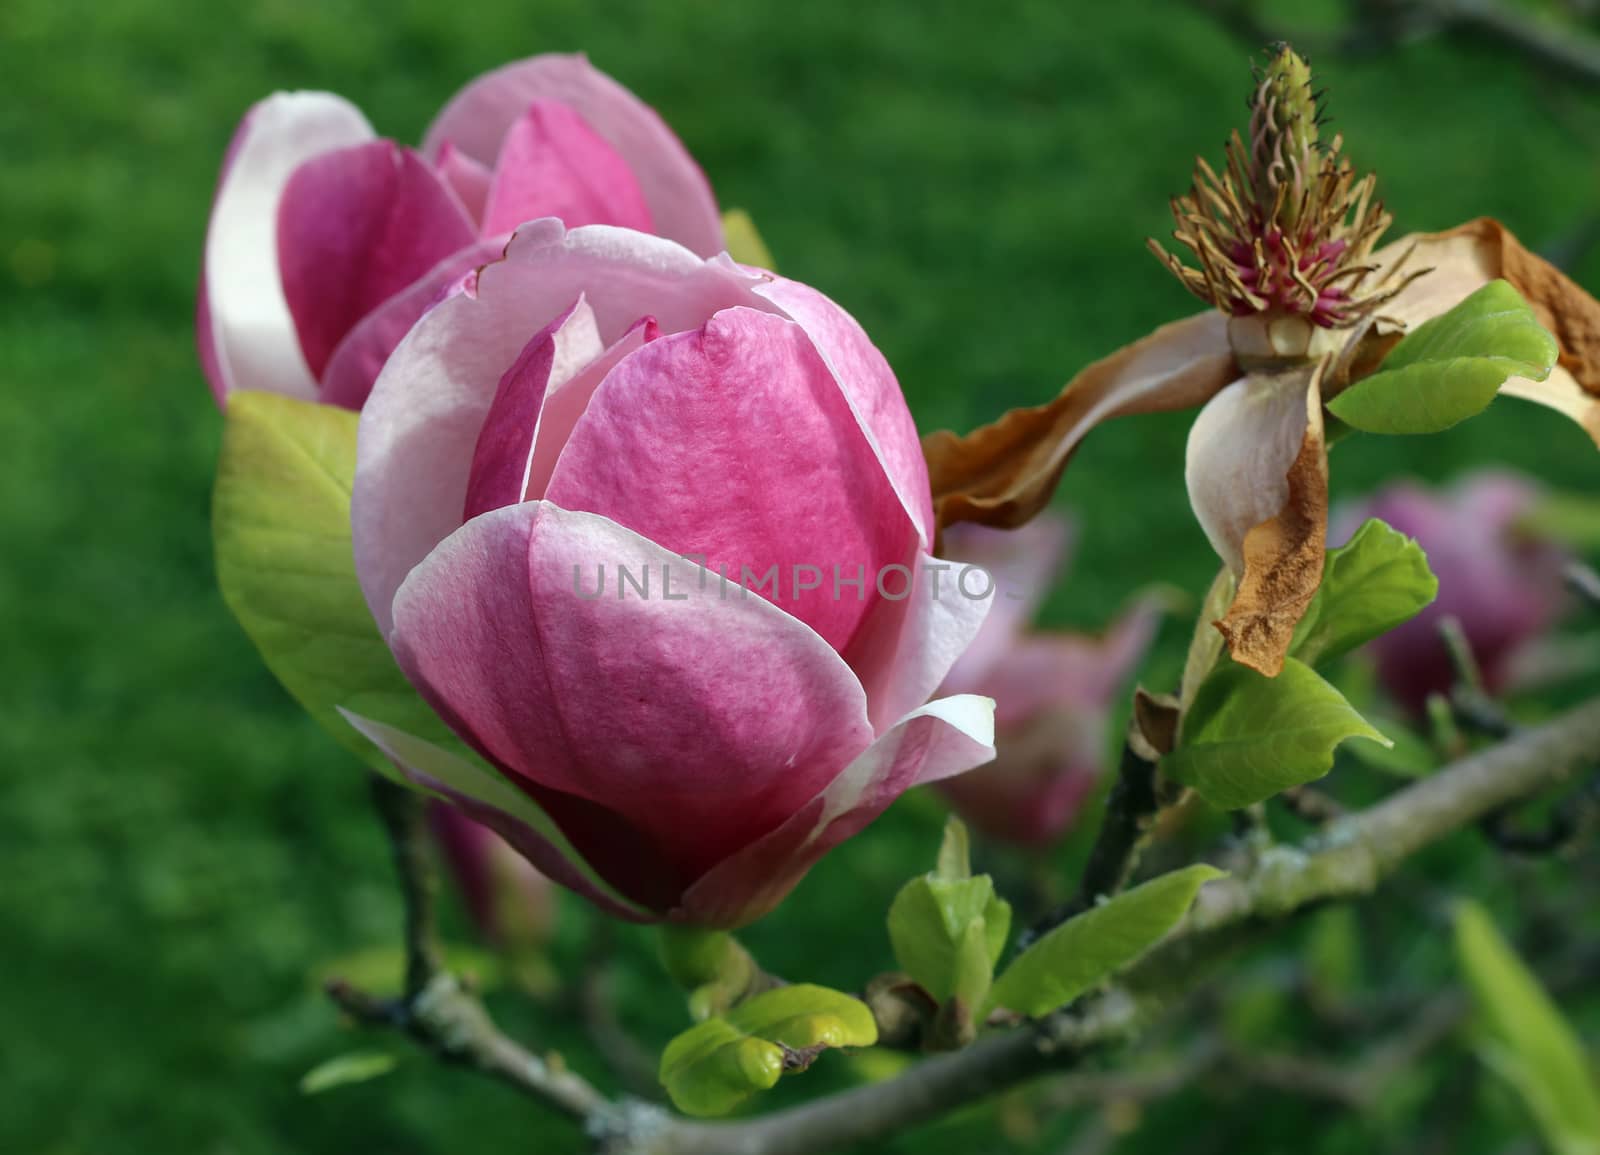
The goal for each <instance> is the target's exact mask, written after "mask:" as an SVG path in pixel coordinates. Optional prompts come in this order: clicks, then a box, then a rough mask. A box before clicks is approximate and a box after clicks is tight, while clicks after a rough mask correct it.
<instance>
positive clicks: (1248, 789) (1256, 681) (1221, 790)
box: [1161, 658, 1389, 810]
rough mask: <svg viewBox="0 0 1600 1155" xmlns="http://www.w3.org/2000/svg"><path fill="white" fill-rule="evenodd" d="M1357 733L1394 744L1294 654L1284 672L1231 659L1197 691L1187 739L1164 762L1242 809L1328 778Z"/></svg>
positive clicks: (1227, 806)
mask: <svg viewBox="0 0 1600 1155" xmlns="http://www.w3.org/2000/svg"><path fill="white" fill-rule="evenodd" d="M1349 738H1366V739H1369V740H1371V741H1373V742H1378V743H1380V744H1383V745H1388V744H1389V739H1387V738H1385V737H1384V736H1383V735H1382V734H1380V733H1379V732H1378V731H1377V730H1375V729H1374V728H1373V727H1372V725H1371V724H1370V723H1369V722H1368V721H1367V720H1366V719H1365V718H1363V717H1362V716H1361V715H1360V714H1358V713H1357V712H1356V710H1355V708H1354V707H1353V706H1351V705H1350V703H1349V702H1347V701H1345V699H1344V695H1343V694H1341V693H1339V691H1338V690H1336V689H1334V688H1333V687H1332V686H1330V685H1329V684H1328V683H1327V682H1325V681H1323V680H1322V678H1320V677H1318V676H1317V674H1316V672H1315V671H1314V670H1312V669H1311V667H1310V666H1308V665H1306V664H1305V663H1304V662H1301V661H1299V660H1298V659H1295V658H1290V659H1289V660H1288V661H1286V662H1285V663H1284V666H1283V672H1282V673H1280V674H1279V675H1278V676H1277V677H1276V678H1268V677H1264V676H1263V675H1261V674H1258V673H1256V672H1255V671H1254V670H1251V669H1248V668H1246V667H1244V666H1240V665H1236V664H1234V663H1232V662H1227V663H1224V664H1222V665H1221V666H1218V667H1217V669H1215V670H1213V671H1212V673H1211V676H1210V677H1209V678H1207V679H1206V680H1205V684H1204V685H1202V686H1201V687H1200V692H1199V693H1198V694H1196V695H1195V699H1194V704H1193V705H1192V706H1191V707H1190V709H1189V716H1188V718H1187V719H1185V721H1184V729H1183V738H1182V742H1181V744H1180V745H1179V746H1178V748H1177V749H1176V750H1174V751H1173V752H1172V753H1171V754H1168V755H1167V756H1166V757H1165V758H1163V759H1162V760H1161V768H1162V770H1163V771H1165V772H1166V774H1167V775H1168V776H1169V777H1171V778H1172V779H1174V780H1175V781H1178V782H1182V783H1183V784H1184V785H1186V786H1191V787H1193V788H1194V789H1195V790H1196V791H1197V792H1198V793H1199V795H1200V796H1201V797H1202V798H1204V799H1205V800H1206V801H1207V802H1209V803H1211V804H1212V805H1213V806H1217V807H1220V808H1222V809H1224V810H1237V809H1239V808H1240V807H1243V806H1250V805H1252V804H1254V803H1256V802H1261V801H1263V800H1264V799H1267V798H1270V797H1272V796H1273V795H1274V794H1276V793H1278V791H1280V790H1286V789H1288V788H1289V787H1290V786H1299V785H1301V784H1302V783H1305V782H1310V781H1311V780H1313V779H1315V778H1321V777H1322V776H1323V775H1324V774H1326V773H1327V772H1328V771H1329V770H1330V769H1332V768H1333V751H1334V748H1335V747H1337V746H1338V745H1339V743H1341V742H1343V741H1345V740H1346V739H1349Z"/></svg>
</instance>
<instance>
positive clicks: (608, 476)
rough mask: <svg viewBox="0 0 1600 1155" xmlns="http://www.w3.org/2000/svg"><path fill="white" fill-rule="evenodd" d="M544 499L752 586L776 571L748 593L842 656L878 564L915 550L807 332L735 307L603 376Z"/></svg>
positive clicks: (866, 607)
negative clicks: (848, 582)
mask: <svg viewBox="0 0 1600 1155" xmlns="http://www.w3.org/2000/svg"><path fill="white" fill-rule="evenodd" d="M546 496H547V498H548V500H550V501H552V502H554V503H555V504H556V505H559V506H561V507H563V508H565V509H583V510H588V511H589V512H592V513H597V514H600V515H602V516H604V517H609V518H611V519H612V520H614V521H616V522H617V523H618V524H621V525H625V526H627V527H628V528H629V529H631V530H633V531H634V532H636V533H638V534H640V535H642V536H644V537H647V538H649V539H650V540H652V541H655V542H658V543H660V544H661V545H662V546H664V547H666V548H668V549H670V550H673V551H674V552H676V553H679V554H684V555H691V556H695V557H704V558H705V559H706V560H705V562H704V564H705V565H706V566H707V567H708V568H710V569H712V570H714V571H717V572H726V573H727V574H729V575H730V577H731V578H732V580H733V581H734V582H736V583H738V582H741V581H744V582H745V584H747V585H749V586H750V588H752V589H756V587H757V586H758V585H760V584H761V578H762V575H766V574H769V573H772V574H775V580H774V581H772V582H770V583H769V584H767V585H766V586H765V587H764V588H761V589H759V591H758V592H760V593H761V595H762V596H763V597H766V598H768V599H769V600H771V601H772V602H773V604H774V605H777V606H779V607H780V608H782V609H783V610H784V611H785V612H787V613H790V614H793V615H794V616H795V617H797V618H799V619H800V620H801V621H803V622H805V623H806V624H807V625H809V626H810V627H811V628H812V629H814V630H816V631H817V633H819V634H820V635H821V636H822V638H823V639H824V640H826V641H827V642H828V643H829V644H830V645H831V646H833V647H834V648H835V649H836V650H841V651H842V650H843V649H845V647H846V646H848V645H849V643H850V640H851V639H852V637H854V635H855V633H856V630H857V629H858V627H859V626H860V625H861V624H862V621H863V619H864V618H865V617H866V616H867V615H868V614H869V613H870V612H871V611H872V609H873V608H874V607H875V606H877V605H878V604H879V603H880V602H881V601H882V600H883V597H882V594H881V592H880V589H879V583H878V577H879V575H880V573H881V572H882V571H883V569H884V567H885V566H887V565H890V564H894V563H898V562H901V561H902V559H903V558H906V557H907V556H908V555H909V549H910V547H911V545H912V544H913V542H914V533H915V531H914V530H913V529H912V528H911V527H910V525H909V524H908V522H907V519H906V517H905V514H904V511H903V509H902V507H901V505H900V503H899V501H898V500H897V499H896V497H895V494H894V492H893V490H892V489H891V488H890V486H889V484H888V479H887V478H886V477H885V475H884V473H883V470H882V469H881V468H880V467H879V465H878V462H877V459H876V457H875V455H874V454H873V452H872V449H871V447H870V446H869V445H868V444H867V442H866V440H865V438H864V437H863V436H862V434H861V431H860V427H859V426H858V425H857V423H856V420H855V417H854V415H853V414H852V413H851V411H850V408H849V406H848V405H847V404H846V403H845V399H844V397H843V395H842V394H841V392H840V390H839V387H838V385H837V384H836V382H835V380H834V376H833V374H832V373H831V372H830V371H829V369H828V367H827V365H825V364H824V363H823V361H822V360H821V358H820V357H818V356H817V353H816V350H815V347H814V346H813V345H812V343H811V341H810V340H809V339H808V338H807V336H806V334H805V332H804V330H802V329H801V328H800V326H798V325H797V324H795V323H794V322H792V321H788V320H785V319H783V318H781V317H776V316H773V315H771V314H769V313H761V312H757V311H755V310H753V309H747V308H734V309H726V310H724V311H722V312H720V313H718V314H717V315H716V316H714V317H712V318H711V319H710V320H709V321H707V322H706V323H705V325H704V327H703V328H702V329H701V330H700V331H698V332H686V333H678V334H675V335H673V336H669V337H663V338H662V339H661V340H659V341H654V342H651V343H650V344H649V345H646V346H645V347H644V348H642V349H640V350H639V351H638V352H636V353H634V354H632V355H631V356H629V357H627V358H626V359H625V360H623V361H622V362H621V363H620V364H619V365H618V366H617V367H616V368H615V369H613V370H612V371H611V373H610V374H609V375H608V376H607V377H606V379H605V381H604V383H603V384H602V385H601V386H600V388H599V390H598V391H597V392H596V393H595V395H594V398H593V399H592V400H591V401H590V402H589V407H588V410H587V412H586V413H585V414H584V416H583V419H582V420H581V421H579V423H578V426H577V428H576V429H575V430H573V433H572V437H571V439H570V440H569V441H568V442H567V446H566V448H565V449H564V450H562V453H561V460H560V463H559V464H558V465H557V467H556V471H555V474H554V476H553V477H552V478H551V479H550V486H549V489H548V490H547V492H546ZM772 567H775V569H774V568H772ZM806 567H810V568H809V569H807V568H806ZM745 574H748V575H749V577H748V579H746V578H745V577H744V575H745ZM840 575H842V576H843V577H846V578H848V577H851V576H857V575H861V576H863V586H862V588H860V589H856V588H855V587H847V586H843V585H841V584H836V578H837V577H839V576H840ZM808 585H809V586H810V587H811V588H807V586H808Z"/></svg>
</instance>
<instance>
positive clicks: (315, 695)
mask: <svg viewBox="0 0 1600 1155" xmlns="http://www.w3.org/2000/svg"><path fill="white" fill-rule="evenodd" d="M356 420H357V415H356V414H354V413H351V412H349V411H348V410H345V409H338V408H335V407H333V406H331V405H317V404H314V403H312V402H309V401H300V400H297V399H295V398H292V397H284V396H280V395H279V394H276V393H252V392H242V393H234V394H232V396H230V398H229V400H228V413H227V424H226V426H225V428H224V430H223V436H222V455H221V459H220V461H219V462H218V464H217V481H216V488H215V491H214V493H213V496H212V507H211V513H212V535H213V540H214V546H215V550H216V563H217V582H218V584H219V585H220V586H221V588H222V598H223V601H225V602H226V603H227V604H228V608H229V609H230V610H232V611H233V616H234V617H235V618H237V619H238V620H239V624H240V625H241V626H243V627H244V631H245V633H246V634H248V635H249V636H250V640H251V641H252V642H254V643H255V646H256V649H257V650H259V651H260V652H261V656H262V658H263V659H264V660H265V661H266V664H267V668H268V669H270V670H271V671H272V673H273V674H274V675H275V676H276V677H277V679H278V681H280V682H282V683H283V686H284V689H286V690H288V691H289V693H290V694H291V695H293V696H294V698H295V700H296V701H298V702H299V703H300V704H301V705H302V706H304V707H305V708H306V709H307V710H308V711H309V712H310V713H311V716H312V717H314V718H315V719H316V720H317V721H318V722H320V723H321V724H322V727H323V728H324V729H325V730H327V731H328V733H329V734H331V735H332V736H333V737H334V738H335V739H337V740H338V741H339V742H340V743H341V744H343V745H344V746H345V747H346V748H347V749H349V750H351V751H352V752H354V753H355V754H356V756H357V757H359V758H361V760H362V761H364V762H365V763H366V764H367V765H368V766H371V767H372V768H373V769H374V770H377V771H378V772H379V773H382V774H385V775H388V776H390V777H395V772H394V770H393V769H392V768H391V767H390V765H389V761H388V759H387V758H385V757H384V756H383V755H382V754H381V753H380V752H379V751H378V749H377V748H376V747H375V746H373V744H372V743H371V742H369V741H367V740H366V739H365V738H363V737H362V736H361V735H360V734H358V733H357V732H356V731H355V730H354V729H352V728H351V727H350V725H349V724H348V723H346V722H345V721H344V719H343V718H341V717H339V715H338V713H337V707H340V706H343V707H345V708H347V709H350V710H352V711H354V712H355V713H357V714H361V715H363V716H366V717H370V718H374V719H376V720H378V721H381V722H386V723H388V724H390V725H392V726H396V727H398V728H400V729H402V730H405V731H408V732H410V733H412V734H416V735H419V736H421V737H423V738H426V739H428V740H429V741H433V742H437V743H440V744H443V745H445V746H447V747H452V748H454V749H455V750H456V752H457V753H458V754H465V748H464V747H461V746H460V743H459V742H458V741H457V739H456V738H455V736H454V735H452V734H451V733H450V731H449V730H448V729H447V728H446V726H445V725H444V723H443V722H441V721H440V720H439V718H438V717H437V716H436V715H435V714H434V712H433V711H432V710H430V709H429V708H428V706H427V704H426V703H424V702H423V701H422V699H421V698H420V697H419V696H418V695H417V692H416V691H415V690H414V689H412V687H411V684H410V683H409V682H408V681H406V678H405V675H404V674H402V673H401V672H400V669H399V667H398V666H397V665H395V661H394V656H393V655H392V654H391V653H390V652H389V647H388V645H387V644H385V642H384V640H383V638H382V637H381V636H380V635H379V633H378V627H377V624H376V623H375V622H374V621H373V620H372V614H371V613H370V612H369V611H368V609H367V603H366V599H365V598H364V597H362V594H361V587H360V585H359V583H358V582H357V581H356V570H355V559H354V557H353V555H352V553H351V548H350V485H351V480H352V478H353V477H354V475H355V454H356Z"/></svg>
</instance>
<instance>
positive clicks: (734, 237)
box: [722, 209, 777, 269]
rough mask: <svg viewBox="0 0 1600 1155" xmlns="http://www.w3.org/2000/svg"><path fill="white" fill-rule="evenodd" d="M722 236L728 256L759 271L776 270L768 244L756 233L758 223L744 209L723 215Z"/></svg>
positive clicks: (730, 210) (733, 210)
mask: <svg viewBox="0 0 1600 1155" xmlns="http://www.w3.org/2000/svg"><path fill="white" fill-rule="evenodd" d="M722 235H723V238H724V243H726V244H727V246H728V255H729V256H730V257H732V258H733V259H734V260H736V261H738V262H739V263H740V264H742V265H754V266H756V268H758V269H776V268H777V265H775V264H774V263H773V261H772V253H771V251H770V250H768V248H767V243H766V242H765V241H763V240H762V239H761V234H760V233H759V232H757V231H756V222H755V221H753V220H751V219H750V214H749V213H747V212H745V211H744V210H743V209H729V210H728V211H727V212H725V213H723V214H722Z"/></svg>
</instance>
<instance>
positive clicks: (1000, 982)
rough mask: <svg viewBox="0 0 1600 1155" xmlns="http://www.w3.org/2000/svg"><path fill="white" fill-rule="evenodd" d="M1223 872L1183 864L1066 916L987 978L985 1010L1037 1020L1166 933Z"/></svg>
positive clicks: (1133, 958)
mask: <svg viewBox="0 0 1600 1155" xmlns="http://www.w3.org/2000/svg"><path fill="white" fill-rule="evenodd" d="M1224 873H1225V872H1224V871H1221V870H1218V869H1217V868H1216V867H1214V866H1207V865H1205V864H1204V863H1200V864H1198V865H1195V866H1186V867H1184V868H1183V869H1182V870H1174V871H1172V872H1171V873H1170V874H1163V875H1161V876H1160V877H1159V878H1153V879H1151V880H1150V881H1149V882H1147V883H1144V884H1143V885H1142V886H1136V887H1134V888H1133V889H1132V890H1129V891H1126V892H1124V893H1122V894H1119V895H1117V896H1116V897H1115V898H1112V899H1109V900H1107V901H1105V902H1102V903H1101V904H1100V905H1099V906H1096V907H1095V908H1093V909H1092V910H1086V911H1084V912H1083V913H1082V914H1080V915H1078V916H1077V917H1075V918H1070V919H1068V920H1067V921H1066V922H1064V923H1062V924H1061V925H1060V926H1058V927H1056V928H1055V929H1054V930H1052V931H1051V932H1050V933H1049V934H1047V935H1045V936H1044V937H1043V938H1041V939H1040V940H1039V941H1038V942H1036V943H1034V944H1033V945H1032V946H1031V947H1029V948H1028V949H1027V950H1026V951H1024V952H1023V953H1022V954H1020V955H1018V956H1017V959H1016V961H1015V962H1013V963H1012V964H1011V965H1010V966H1009V967H1007V968H1006V971H1005V973H1004V974H1002V975H1001V976H1000V977H999V978H998V979H996V980H995V984H994V989H993V990H991V991H990V992H989V1007H990V1009H993V1008H994V1007H1008V1008H1010V1009H1011V1010H1013V1011H1018V1012H1020V1013H1022V1014H1024V1015H1029V1016H1032V1017H1035V1018H1037V1017H1038V1016H1040V1015H1046V1014H1049V1013H1050V1012H1051V1011H1053V1010H1055V1009H1057V1008H1058V1007H1063V1006H1065V1005H1066V1004H1067V1003H1070V1002H1071V1001H1072V1000H1073V999H1075V998H1077V997H1078V996H1079V995H1081V994H1083V992H1084V991H1086V990H1089V989H1090V988H1091V987H1093V986H1095V985H1096V984H1097V983H1099V982H1101V981H1102V980H1103V979H1106V978H1109V977H1110V976H1111V975H1113V974H1115V973H1116V972H1117V971H1119V970H1121V969H1122V968H1123V967H1125V966H1127V965H1128V964H1129V963H1131V962H1133V961H1135V960H1136V959H1138V958H1139V957H1140V956H1141V955H1143V954H1144V953H1145V952H1146V951H1148V950H1149V949H1150V948H1151V947H1153V946H1155V945H1156V943H1158V942H1160V941H1161V940H1162V939H1163V938H1164V937H1166V935H1167V932H1168V931H1170V930H1171V929H1172V928H1173V927H1175V926H1177V925H1178V920H1179V919H1181V918H1183V916H1184V914H1185V913H1186V912H1187V911H1188V909H1189V906H1190V904H1192V903H1193V902H1194V896H1195V895H1197V894H1199V893H1200V888H1201V887H1202V886H1204V885H1205V884H1206V883H1207V882H1210V881H1211V880H1212V879H1213V878H1221V877H1223V875H1224Z"/></svg>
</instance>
